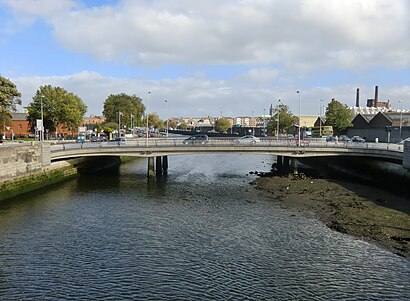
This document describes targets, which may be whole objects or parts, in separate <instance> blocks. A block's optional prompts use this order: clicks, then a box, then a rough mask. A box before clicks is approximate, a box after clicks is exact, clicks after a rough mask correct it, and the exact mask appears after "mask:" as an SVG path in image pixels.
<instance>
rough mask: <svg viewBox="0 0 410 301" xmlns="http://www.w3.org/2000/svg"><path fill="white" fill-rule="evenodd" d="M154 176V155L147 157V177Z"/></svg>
mask: <svg viewBox="0 0 410 301" xmlns="http://www.w3.org/2000/svg"><path fill="white" fill-rule="evenodd" d="M154 177H155V172H154V157H149V158H148V178H154Z"/></svg>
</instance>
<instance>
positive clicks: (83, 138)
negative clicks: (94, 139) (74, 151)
mask: <svg viewBox="0 0 410 301" xmlns="http://www.w3.org/2000/svg"><path fill="white" fill-rule="evenodd" d="M75 141H76V142H78V143H84V142H85V137H84V136H77V139H76V140H75Z"/></svg>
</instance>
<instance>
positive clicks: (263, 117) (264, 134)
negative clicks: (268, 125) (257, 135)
mask: <svg viewBox="0 0 410 301" xmlns="http://www.w3.org/2000/svg"><path fill="white" fill-rule="evenodd" d="M265 114H266V109H263V116H262V119H263V136H266V129H265Z"/></svg>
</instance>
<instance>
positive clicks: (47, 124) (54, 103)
mask: <svg viewBox="0 0 410 301" xmlns="http://www.w3.org/2000/svg"><path fill="white" fill-rule="evenodd" d="M27 110H28V115H29V117H28V120H29V122H30V125H31V127H32V128H34V127H35V126H36V120H37V119H41V111H43V119H44V125H43V126H44V128H45V129H49V130H50V131H51V132H56V131H57V129H58V127H59V126H60V125H62V124H64V125H65V126H66V127H67V128H69V129H70V130H71V131H72V132H73V131H74V132H75V131H76V130H77V128H78V126H79V125H80V123H81V121H82V119H83V117H84V114H85V113H86V112H87V106H86V105H85V104H84V102H83V101H82V100H81V98H79V97H78V96H77V95H75V94H73V93H71V92H67V91H66V90H65V89H63V88H61V87H52V86H50V85H46V86H41V87H40V88H39V89H38V90H37V91H36V94H35V95H34V96H33V101H32V102H31V103H30V104H29V105H28V106H27Z"/></svg>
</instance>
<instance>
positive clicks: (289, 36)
mask: <svg viewBox="0 0 410 301" xmlns="http://www.w3.org/2000/svg"><path fill="white" fill-rule="evenodd" d="M409 15H410V1H408V0H394V1H392V0H206V1H192V0H174V1H172V0H95V1H92V0H0V75H1V76H4V77H6V78H9V79H10V80H11V81H12V82H14V83H15V84H16V85H17V88H18V89H19V91H20V92H21V93H22V102H23V104H22V107H24V106H27V105H28V104H29V103H30V102H31V101H32V97H33V95H34V94H35V92H36V90H37V89H38V88H39V87H40V86H42V85H52V86H59V87H62V88H64V89H66V90H67V91H69V92H72V93H74V94H76V95H77V96H79V97H80V98H81V99H82V100H83V101H84V103H85V104H86V105H87V107H88V111H87V114H88V115H89V114H94V115H101V114H102V111H103V103H104V100H105V99H106V98H107V97H108V96H109V95H110V94H119V93H126V94H130V95H137V96H139V97H140V98H141V99H142V101H143V103H144V105H146V106H147V107H148V111H149V112H150V113H151V112H156V113H158V114H159V115H160V117H161V118H162V119H166V118H170V117H185V116H189V117H203V116H230V117H237V116H260V115H262V114H264V113H265V114H267V113H268V112H269V108H270V106H271V105H273V106H276V105H277V104H278V101H279V100H281V103H283V104H285V105H288V106H289V108H290V110H291V111H292V112H293V113H294V114H296V115H297V114H299V113H300V114H301V115H318V114H319V112H323V110H324V109H323V106H326V104H327V103H328V102H329V101H330V100H331V99H332V98H335V99H337V100H339V101H340V102H342V103H343V104H346V105H348V106H354V105H355V98H356V89H357V88H359V89H360V105H361V106H365V105H366V100H367V99H368V98H374V87H375V86H376V85H377V86H378V87H379V100H380V101H390V102H391V105H392V107H393V108H397V109H400V108H403V109H410V82H409V81H410V39H409V37H410V18H409V17H408V16H409ZM297 91H299V92H300V93H297ZM165 100H166V101H165ZM22 107H21V108H20V109H21V110H22V109H23V108H22Z"/></svg>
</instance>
